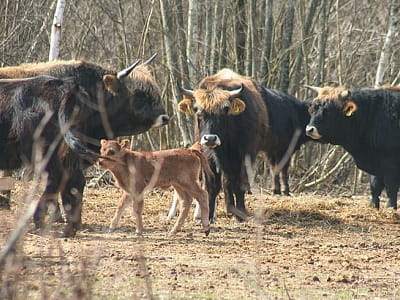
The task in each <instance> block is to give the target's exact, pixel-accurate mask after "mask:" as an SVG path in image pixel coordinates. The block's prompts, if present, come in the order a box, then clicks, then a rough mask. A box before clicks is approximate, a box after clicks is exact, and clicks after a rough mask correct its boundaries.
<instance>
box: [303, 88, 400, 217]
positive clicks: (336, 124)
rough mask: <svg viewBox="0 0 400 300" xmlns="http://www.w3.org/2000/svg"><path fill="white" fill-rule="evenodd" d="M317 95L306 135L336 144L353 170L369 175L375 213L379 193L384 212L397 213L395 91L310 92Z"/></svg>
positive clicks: (399, 102)
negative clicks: (384, 196)
mask: <svg viewBox="0 0 400 300" xmlns="http://www.w3.org/2000/svg"><path fill="white" fill-rule="evenodd" d="M311 88H312V89H313V90H315V91H317V92H318V96H317V97H316V98H315V99H314V100H313V102H312V105H311V107H310V114H311V119H310V122H309V124H308V125H307V127H306V133H307V135H308V136H310V137H311V138H313V139H316V140H319V141H324V142H328V143H331V144H335V145H341V146H342V147H343V148H344V149H345V150H347V151H348V152H349V153H350V154H351V155H352V156H353V158H354V160H355V163H356V165H357V167H358V168H360V169H361V170H364V171H366V172H367V173H369V174H371V175H373V176H371V182H370V186H371V196H372V197H371V202H370V205H371V206H373V207H375V208H377V209H379V196H380V194H381V193H382V190H383V188H385V189H386V193H387V195H388V197H389V201H388V203H387V206H388V207H393V208H395V209H397V191H398V188H399V184H400V155H399V153H400V152H399V151H400V90H399V89H395V88H378V89H372V88H363V89H358V90H348V89H346V88H343V87H338V88H334V87H329V86H328V87H323V88H319V87H311Z"/></svg>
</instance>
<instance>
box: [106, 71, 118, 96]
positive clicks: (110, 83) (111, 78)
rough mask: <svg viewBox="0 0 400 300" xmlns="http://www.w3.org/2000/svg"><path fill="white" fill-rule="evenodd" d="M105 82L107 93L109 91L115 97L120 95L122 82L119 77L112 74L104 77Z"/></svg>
mask: <svg viewBox="0 0 400 300" xmlns="http://www.w3.org/2000/svg"><path fill="white" fill-rule="evenodd" d="M103 82H104V86H105V87H106V89H107V91H109V92H110V93H111V94H113V95H116V94H118V92H119V88H120V81H119V79H118V78H117V76H115V75H110V74H107V75H104V76H103Z"/></svg>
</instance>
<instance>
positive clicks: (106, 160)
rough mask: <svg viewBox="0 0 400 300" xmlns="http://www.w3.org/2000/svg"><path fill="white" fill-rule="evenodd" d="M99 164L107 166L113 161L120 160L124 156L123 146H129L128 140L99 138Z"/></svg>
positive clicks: (113, 162)
mask: <svg viewBox="0 0 400 300" xmlns="http://www.w3.org/2000/svg"><path fill="white" fill-rule="evenodd" d="M100 144H101V148H100V158H99V164H100V166H102V167H104V168H107V167H109V166H110V165H111V164H115V162H122V159H123V156H124V151H123V149H124V148H126V149H127V148H128V147H129V140H122V141H120V142H117V141H115V140H104V139H102V140H100Z"/></svg>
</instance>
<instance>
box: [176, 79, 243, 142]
mask: <svg viewBox="0 0 400 300" xmlns="http://www.w3.org/2000/svg"><path fill="white" fill-rule="evenodd" d="M243 88H244V87H243V85H241V86H239V87H236V88H234V89H230V90H229V89H225V88H222V87H220V86H213V87H209V88H207V87H206V88H199V89H197V90H195V91H192V90H187V89H181V90H182V94H183V95H184V99H183V100H182V101H181V102H180V103H179V105H178V110H179V111H181V112H184V113H186V114H195V120H196V124H195V127H197V128H196V130H197V131H198V133H199V137H200V143H201V144H202V145H204V146H207V147H209V148H215V147H218V146H220V145H221V143H223V139H224V137H226V135H227V134H229V132H227V131H228V130H229V128H228V126H227V124H228V122H229V119H230V118H232V117H234V116H236V115H239V114H241V113H242V112H243V111H244V110H245V109H246V104H245V103H244V102H243V101H242V100H240V99H239V97H240V93H241V92H242V90H243Z"/></svg>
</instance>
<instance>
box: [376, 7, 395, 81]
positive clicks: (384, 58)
mask: <svg viewBox="0 0 400 300" xmlns="http://www.w3.org/2000/svg"><path fill="white" fill-rule="evenodd" d="M399 10H400V3H399V1H398V0H392V1H391V4H390V10H389V26H388V31H387V34H386V39H385V42H384V44H383V47H382V52H381V56H380V58H379V64H378V69H377V70H376V77H375V87H379V86H381V85H382V84H383V77H384V75H385V71H386V69H387V68H388V66H389V57H390V54H391V48H392V44H393V38H394V36H395V34H396V33H397V31H398V27H399V26H398V25H399Z"/></svg>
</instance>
